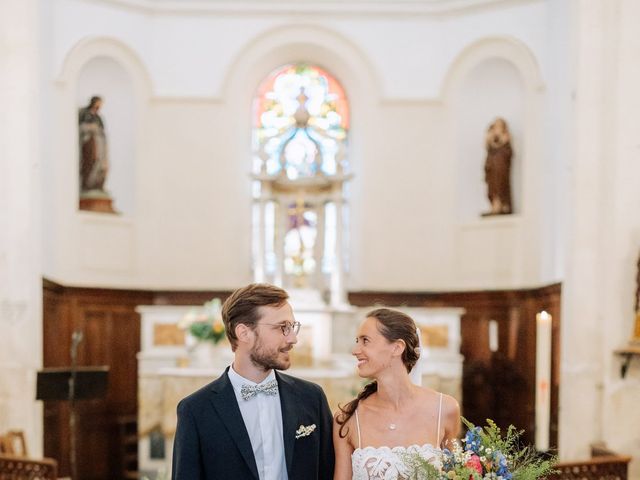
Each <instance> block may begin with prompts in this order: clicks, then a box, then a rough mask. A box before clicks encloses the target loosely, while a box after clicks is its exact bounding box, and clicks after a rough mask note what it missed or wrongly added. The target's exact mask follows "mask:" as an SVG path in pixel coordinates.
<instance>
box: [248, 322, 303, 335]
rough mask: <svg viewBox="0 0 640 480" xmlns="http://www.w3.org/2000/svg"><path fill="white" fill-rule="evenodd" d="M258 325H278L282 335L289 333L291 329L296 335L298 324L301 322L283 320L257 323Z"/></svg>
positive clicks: (298, 329) (298, 328)
mask: <svg viewBox="0 0 640 480" xmlns="http://www.w3.org/2000/svg"><path fill="white" fill-rule="evenodd" d="M258 325H269V326H271V327H280V330H282V335H284V336H285V337H286V336H287V335H289V334H290V333H291V331H293V333H295V334H296V335H297V334H298V332H299V331H300V325H302V324H301V323H300V322H293V323H291V322H284V323H258Z"/></svg>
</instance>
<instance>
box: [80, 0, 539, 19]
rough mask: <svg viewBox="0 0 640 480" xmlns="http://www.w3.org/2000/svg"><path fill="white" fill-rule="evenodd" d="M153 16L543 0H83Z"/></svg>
mask: <svg viewBox="0 0 640 480" xmlns="http://www.w3.org/2000/svg"><path fill="white" fill-rule="evenodd" d="M83 1H84V2H86V3H97V4H104V5H112V6H115V7H119V8H123V9H128V10H133V11H136V12H137V13H142V14H152V15H160V14H164V15H196V14H197V15H206V14H211V15H286V14H294V15H295V14H314V15H322V14H327V15H345V16H349V15H358V16H385V17H388V16H389V15H391V16H400V17H404V16H415V15H425V16H437V17H441V16H453V15H464V14H471V13H477V12H481V11H487V10H492V9H497V8H506V7H516V6H522V5H527V4H531V3H540V2H543V1H544V0H398V1H394V0H262V1H260V0H233V1H230V0H83Z"/></svg>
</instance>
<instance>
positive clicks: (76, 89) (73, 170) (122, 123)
mask: <svg viewBox="0 0 640 480" xmlns="http://www.w3.org/2000/svg"><path fill="white" fill-rule="evenodd" d="M56 83H57V86H58V89H59V102H58V103H57V108H56V112H55V115H56V117H57V118H58V127H57V132H56V133H57V137H58V139H59V140H58V142H57V143H56V146H55V148H56V151H57V155H56V158H57V159H58V160H56V162H57V163H58V164H57V167H56V169H55V170H57V171H61V172H63V176H62V177H61V176H60V175H61V174H58V173H56V174H55V181H56V185H57V188H56V190H57V193H56V194H55V195H54V197H53V198H55V200H56V201H59V202H63V204H64V205H74V206H77V197H78V187H79V185H78V171H79V170H78V169H79V151H78V149H79V145H78V109H79V108H81V107H84V106H86V105H87V104H88V102H89V99H90V97H91V96H93V95H98V96H100V97H102V98H103V101H104V103H103V107H102V108H101V110H100V115H101V117H102V119H103V121H104V123H105V130H106V134H107V142H108V148H109V161H110V171H109V175H108V178H107V181H106V183H105V188H106V189H107V190H108V191H109V192H110V193H111V196H112V198H113V199H114V207H115V209H116V210H117V211H118V212H119V213H121V214H122V215H124V216H133V215H134V214H135V210H136V194H137V191H138V187H139V183H140V180H141V177H142V176H143V174H144V171H143V170H144V168H143V165H142V162H141V160H142V158H143V157H144V151H145V148H144V145H145V143H144V142H145V139H144V138H145V137H144V132H145V129H144V125H145V121H146V117H147V109H148V104H149V99H150V97H151V95H152V91H153V88H152V84H151V81H150V78H149V76H148V73H147V69H146V68H145V66H144V64H143V63H142V62H141V61H140V59H139V57H138V55H137V53H136V52H134V51H133V50H131V48H130V47H129V46H128V45H125V44H123V43H122V42H120V41H119V40H117V39H113V38H104V37H95V38H86V39H84V40H82V41H81V42H79V43H78V44H76V45H75V46H74V47H73V48H72V49H71V50H70V51H69V52H68V54H67V56H66V57H65V59H64V61H63V63H62V66H61V69H60V72H59V75H58V76H57V78H56ZM72 196H73V198H72Z"/></svg>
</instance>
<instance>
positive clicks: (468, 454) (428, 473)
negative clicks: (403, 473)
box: [407, 418, 555, 480]
mask: <svg viewBox="0 0 640 480" xmlns="http://www.w3.org/2000/svg"><path fill="white" fill-rule="evenodd" d="M462 421H463V423H464V424H465V425H466V427H467V429H468V430H467V434H466V435H465V437H464V438H463V439H462V440H461V441H459V442H458V441H455V442H453V444H452V445H451V448H445V449H443V450H442V453H441V455H440V457H439V458H436V459H435V461H434V459H425V458H423V457H422V456H420V455H419V454H414V455H412V456H411V457H410V458H409V459H408V460H407V463H408V465H409V466H410V468H411V470H412V475H411V476H410V478H412V479H416V480H485V479H486V480H488V479H495V480H537V479H541V478H545V477H547V476H548V475H550V474H551V473H553V472H554V470H553V466H554V463H555V459H554V458H541V457H540V456H539V455H537V454H536V452H535V450H534V449H533V448H532V447H531V446H525V447H524V448H521V447H520V443H519V441H518V439H519V437H520V436H521V435H522V433H523V432H522V431H518V430H516V428H515V427H514V426H513V425H510V426H509V428H508V429H507V431H506V433H505V435H504V436H503V435H502V432H501V430H500V428H499V427H498V426H497V425H496V424H495V422H493V421H492V420H489V419H488V420H487V426H485V427H477V426H475V425H474V424H472V423H471V422H469V421H467V420H466V419H464V418H463V419H462Z"/></svg>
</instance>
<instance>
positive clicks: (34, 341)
mask: <svg viewBox="0 0 640 480" xmlns="http://www.w3.org/2000/svg"><path fill="white" fill-rule="evenodd" d="M41 5H42V4H41V2H39V1H38V0H21V1H19V2H15V1H13V2H12V1H1V2H0V72H2V73H1V74H0V105H2V108H0V125H2V127H1V128H0V332H2V334H1V335H0V378H1V379H2V381H0V431H4V430H7V429H19V430H24V431H25V433H26V437H27V444H28V448H29V453H30V455H33V456H40V455H42V409H41V405H40V404H39V403H38V402H36V401H35V378H36V371H37V370H38V369H39V368H41V366H42V280H41V278H42V267H41V253H40V252H41V232H40V211H41V207H40V204H41V200H40V190H41V188H42V185H41V181H40V170H41V165H40V157H39V151H40V147H39V142H40V138H41V134H42V129H41V127H40V125H41V121H42V112H41V111H40V110H39V109H40V105H41V104H42V102H41V98H40V97H39V95H40V92H41V91H42V85H41V84H40V83H39V81H40V80H39V79H40V78H41V72H39V71H38V66H39V63H40V45H39V32H40V30H41V26H40V25H39V14H40V9H41V8H42V6H41Z"/></svg>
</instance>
